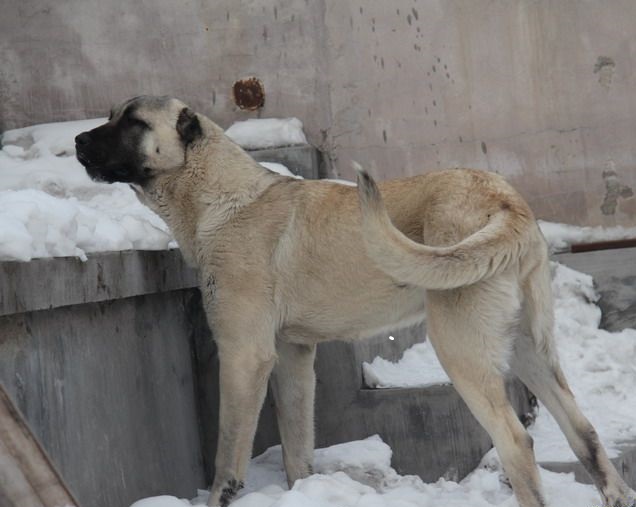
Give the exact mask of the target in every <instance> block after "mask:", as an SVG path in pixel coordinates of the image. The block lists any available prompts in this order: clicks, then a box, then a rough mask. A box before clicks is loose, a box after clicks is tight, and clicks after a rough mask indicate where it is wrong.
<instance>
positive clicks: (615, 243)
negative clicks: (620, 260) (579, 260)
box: [570, 238, 636, 253]
mask: <svg viewBox="0 0 636 507" xmlns="http://www.w3.org/2000/svg"><path fill="white" fill-rule="evenodd" d="M634 247H636V239H634V238H630V239H614V240H608V241H595V242H593V243H575V244H573V245H572V246H571V247H570V252H572V253H580V252H594V251H596V250H615V249H617V248H634Z"/></svg>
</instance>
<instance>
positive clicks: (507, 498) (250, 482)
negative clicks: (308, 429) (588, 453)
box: [132, 436, 598, 507]
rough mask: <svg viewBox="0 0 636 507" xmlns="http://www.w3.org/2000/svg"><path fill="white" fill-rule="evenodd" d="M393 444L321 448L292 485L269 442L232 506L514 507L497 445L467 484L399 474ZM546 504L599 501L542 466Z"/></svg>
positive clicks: (558, 506)
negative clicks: (310, 469) (311, 468)
mask: <svg viewBox="0 0 636 507" xmlns="http://www.w3.org/2000/svg"><path fill="white" fill-rule="evenodd" d="M390 460H391V449H390V448H389V447H388V446H387V445H386V444H385V443H384V442H382V440H381V439H380V438H379V437H378V436H374V437H370V438H368V439H366V440H361V441H357V442H349V443H346V444H340V445H335V446H332V447H328V448H326V449H319V450H317V451H316V454H315V461H316V462H315V470H316V474H315V475H312V476H310V477H308V478H307V479H304V480H299V481H296V483H295V484H294V486H293V487H292V489H291V490H288V489H287V484H286V480H285V473H284V470H283V460H282V453H281V448H280V446H276V447H272V448H270V449H268V450H267V451H266V452H265V453H264V454H262V455H261V456H258V457H256V458H254V459H253V460H252V462H251V464H250V467H249V470H248V474H247V480H246V487H245V489H244V490H243V491H241V492H240V493H239V497H238V498H237V499H236V500H235V501H234V502H233V503H232V507H379V506H382V507H420V506H421V507H439V506H444V507H466V506H467V505H469V506H471V507H493V506H500V507H504V506H505V507H514V506H516V505H517V502H516V501H515V500H514V498H513V497H512V491H511V489H510V487H509V486H508V485H507V484H506V481H505V478H504V475H503V472H502V469H501V465H500V464H499V460H498V458H497V455H496V453H495V452H494V451H491V452H489V453H488V454H487V455H486V457H485V458H484V460H483V461H482V464H481V465H480V467H479V468H478V469H477V470H475V471H474V472H473V473H472V474H470V475H469V476H468V477H467V478H466V479H464V480H463V481H462V482H461V483H459V484H458V483H456V482H452V481H446V480H444V479H440V480H439V481H437V482H436V483H434V484H425V483H424V482H422V481H421V480H420V479H419V477H415V476H401V475H399V474H398V473H397V472H396V471H395V470H394V469H393V468H391V463H390ZM541 476H542V479H543V483H544V486H545V489H546V495H547V499H548V507H563V506H564V505H596V504H598V496H597V494H596V491H595V490H594V488H593V487H592V486H586V485H582V484H578V483H576V482H574V477H573V476H572V475H570V474H555V473H552V472H548V471H545V470H541ZM206 500H207V492H205V491H200V492H199V495H198V496H197V497H196V498H195V499H194V500H192V502H189V501H187V500H179V499H177V498H175V497H170V496H160V497H154V498H146V499H144V500H140V501H138V502H135V503H134V504H133V506H132V507H184V506H191V505H205V502H206Z"/></svg>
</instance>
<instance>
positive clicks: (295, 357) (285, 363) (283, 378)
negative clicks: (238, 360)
mask: <svg viewBox="0 0 636 507" xmlns="http://www.w3.org/2000/svg"><path fill="white" fill-rule="evenodd" d="M287 338H288V337H285V336H282V337H280V339H279V340H278V341H277V345H276V351H277V352H278V362H277V363H276V366H275V368H274V373H273V375H272V390H273V392H274V400H275V402H276V415H277V418H278V429H279V431H280V438H281V440H282V443H283V459H284V461H285V471H286V472H287V483H288V484H289V487H290V488H291V487H292V486H293V484H294V482H295V481H296V480H297V479H302V478H304V477H307V476H308V475H309V474H311V473H312V468H313V457H314V392H315V389H316V375H315V373H314V358H315V357H316V346H315V345H301V344H296V343H289V342H287V341H285V340H286V339H287Z"/></svg>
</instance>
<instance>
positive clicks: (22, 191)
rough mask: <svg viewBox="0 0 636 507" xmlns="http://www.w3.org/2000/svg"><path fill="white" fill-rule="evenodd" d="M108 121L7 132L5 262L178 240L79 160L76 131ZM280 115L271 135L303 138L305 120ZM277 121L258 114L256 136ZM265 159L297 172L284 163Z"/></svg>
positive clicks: (0, 208) (1, 178) (0, 250)
mask: <svg viewBox="0 0 636 507" xmlns="http://www.w3.org/2000/svg"><path fill="white" fill-rule="evenodd" d="M105 121H106V119H105V118H96V119H92V120H82V121H71V122H64V123H49V124H43V125H35V126H32V127H26V128H22V129H16V130H9V131H7V132H5V133H4V134H3V135H2V150H0V261H2V260H18V261H29V260H31V259H34V258H41V257H65V256H75V257H79V258H80V259H82V260H86V254H87V253H90V252H103V251H118V250H130V249H141V250H163V249H166V248H173V247H175V246H176V243H175V242H174V241H173V239H172V235H171V233H170V231H169V230H168V227H167V226H166V224H165V223H164V222H163V220H161V219H160V218H159V217H158V216H157V215H155V214H154V213H153V212H152V211H150V210H149V209H148V208H147V207H145V206H144V205H142V204H141V203H140V202H139V200H138V199H137V197H136V196H135V194H134V192H133V191H132V190H131V189H130V188H129V186H128V185H126V184H122V183H115V184H112V185H108V184H105V183H96V182H94V181H92V180H91V179H90V178H89V177H88V175H87V174H86V171H85V169H84V168H83V167H82V165H81V164H80V163H79V162H78V161H77V160H76V159H75V143H74V139H75V136H76V135H77V134H79V133H80V132H83V131H86V130H90V129H93V128H95V127H96V126H98V125H101V124H103V123H104V122H105ZM260 122H265V123H260ZM281 122H282V123H281V125H283V126H284V125H287V127H285V128H283V126H279V127H277V128H278V131H277V133H276V136H277V137H276V136H270V137H267V136H265V138H266V139H269V140H271V139H274V140H275V139H278V141H279V142H283V140H285V139H287V140H291V139H299V138H300V136H301V135H302V130H301V131H300V135H299V134H298V132H296V131H295V130H294V129H295V128H302V125H300V122H293V121H287V120H284V121H283V120H281ZM279 123H280V122H279V121H278V120H272V121H271V122H270V121H269V120H259V122H257V124H258V125H260V126H259V127H257V128H255V129H252V130H254V132H253V134H252V135H253V136H255V137H254V138H255V139H256V138H257V136H258V135H264V134H263V132H262V129H263V128H264V127H267V125H273V126H274V127H276V125H279ZM293 132H296V133H295V134H293V135H292V133H293ZM265 134H266V133H265ZM283 134H286V135H288V136H287V137H283ZM294 136H295V137H294ZM302 138H303V139H304V136H302ZM267 142H269V141H267ZM285 142H287V141H285ZM263 165H265V166H266V167H267V168H268V169H270V170H272V171H275V172H278V173H281V174H284V175H287V176H292V177H295V176H294V175H293V174H292V173H291V172H290V171H289V170H288V169H287V168H286V167H285V166H283V165H281V164H275V163H263Z"/></svg>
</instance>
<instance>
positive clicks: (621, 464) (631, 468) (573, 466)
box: [540, 441, 636, 488]
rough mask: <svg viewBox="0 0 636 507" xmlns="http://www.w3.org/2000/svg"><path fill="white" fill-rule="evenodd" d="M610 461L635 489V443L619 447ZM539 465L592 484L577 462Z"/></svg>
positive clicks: (627, 443)
mask: <svg viewBox="0 0 636 507" xmlns="http://www.w3.org/2000/svg"><path fill="white" fill-rule="evenodd" d="M611 461H612V463H613V464H614V466H615V467H616V470H618V472H619V473H620V474H621V475H622V476H623V478H624V479H625V481H626V482H627V484H629V485H630V487H632V488H636V441H632V442H626V443H624V444H623V445H621V448H620V453H619V455H618V456H617V457H615V458H612V460H611ZM540 465H541V466H542V467H543V468H546V469H547V470H551V471H553V472H559V473H574V477H576V480H577V481H578V482H582V483H584V484H592V479H591V478H590V476H589V475H588V474H587V472H586V471H585V469H584V468H583V465H581V463H579V462H578V461H573V462H545V463H540Z"/></svg>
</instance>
